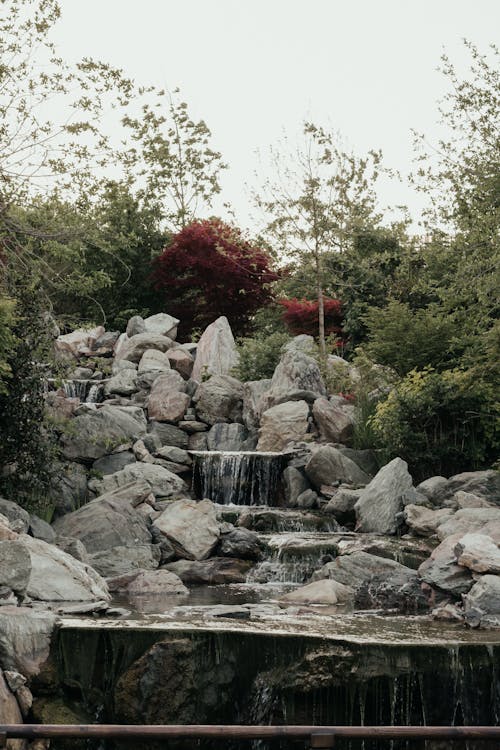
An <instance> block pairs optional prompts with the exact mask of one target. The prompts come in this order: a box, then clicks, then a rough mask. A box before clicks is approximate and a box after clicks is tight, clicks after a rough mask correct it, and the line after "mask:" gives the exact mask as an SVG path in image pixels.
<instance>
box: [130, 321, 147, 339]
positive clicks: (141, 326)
mask: <svg viewBox="0 0 500 750" xmlns="http://www.w3.org/2000/svg"><path fill="white" fill-rule="evenodd" d="M145 332H146V325H145V323H144V320H143V318H141V316H140V315H134V316H133V317H132V318H130V319H129V321H128V323H127V330H126V334H127V336H128V338H129V339H131V338H132V336H137V334H139V333H145Z"/></svg>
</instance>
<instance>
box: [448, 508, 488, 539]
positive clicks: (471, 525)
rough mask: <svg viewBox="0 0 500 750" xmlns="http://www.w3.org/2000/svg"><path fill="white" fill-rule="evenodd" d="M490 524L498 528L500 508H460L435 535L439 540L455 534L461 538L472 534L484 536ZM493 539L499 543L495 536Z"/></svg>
mask: <svg viewBox="0 0 500 750" xmlns="http://www.w3.org/2000/svg"><path fill="white" fill-rule="evenodd" d="M490 524H496V525H497V526H498V527H500V508H462V509H460V510H457V512H456V513H454V514H453V515H452V516H451V517H450V518H448V519H445V520H444V521H443V522H442V523H441V524H440V525H439V526H438V528H437V535H438V537H439V539H446V537H448V536H455V535H456V534H461V535H462V536H463V535H464V534H467V533H472V532H478V533H480V534H484V533H487V532H486V531H485V529H486V528H487V527H488V528H490ZM489 536H491V533H490V534H489ZM493 538H494V539H495V541H498V542H500V539H497V537H496V535H495V536H493Z"/></svg>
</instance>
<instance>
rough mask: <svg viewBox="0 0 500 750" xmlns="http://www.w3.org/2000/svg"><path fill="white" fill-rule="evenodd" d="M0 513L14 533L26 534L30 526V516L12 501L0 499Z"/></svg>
mask: <svg viewBox="0 0 500 750" xmlns="http://www.w3.org/2000/svg"><path fill="white" fill-rule="evenodd" d="M0 513H1V514H2V516H5V518H7V519H8V521H9V522H10V524H11V528H13V529H14V531H19V532H22V533H26V532H27V531H28V529H29V525H30V514H29V513H28V511H26V510H24V508H21V506H20V505H18V504H17V503H13V502H12V500H5V499H4V498H3V497H0Z"/></svg>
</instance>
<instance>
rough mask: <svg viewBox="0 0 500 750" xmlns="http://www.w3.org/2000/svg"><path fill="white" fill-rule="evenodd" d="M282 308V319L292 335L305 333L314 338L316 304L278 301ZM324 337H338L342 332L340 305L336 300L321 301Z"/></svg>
mask: <svg viewBox="0 0 500 750" xmlns="http://www.w3.org/2000/svg"><path fill="white" fill-rule="evenodd" d="M278 302H279V304H280V305H282V307H283V308H284V312H283V319H284V321H285V324H286V326H287V328H288V330H289V331H290V332H291V333H292V334H293V335H294V336H296V335H298V334H301V333H306V334H308V335H310V336H315V334H316V331H317V328H318V302H317V301H311V300H306V299H302V300H298V299H280V300H278ZM323 310H324V321H325V322H324V328H325V335H327V336H331V335H334V336H339V335H340V334H341V331H342V305H341V303H340V302H339V300H337V299H323Z"/></svg>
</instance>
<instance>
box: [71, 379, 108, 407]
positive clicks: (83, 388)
mask: <svg viewBox="0 0 500 750" xmlns="http://www.w3.org/2000/svg"><path fill="white" fill-rule="evenodd" d="M62 388H63V390H64V395H65V396H67V397H68V398H77V399H78V400H79V401H81V402H82V403H85V404H98V403H100V402H101V401H102V398H103V395H104V384H103V383H102V382H96V381H95V380H65V381H64V382H63V384H62Z"/></svg>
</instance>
